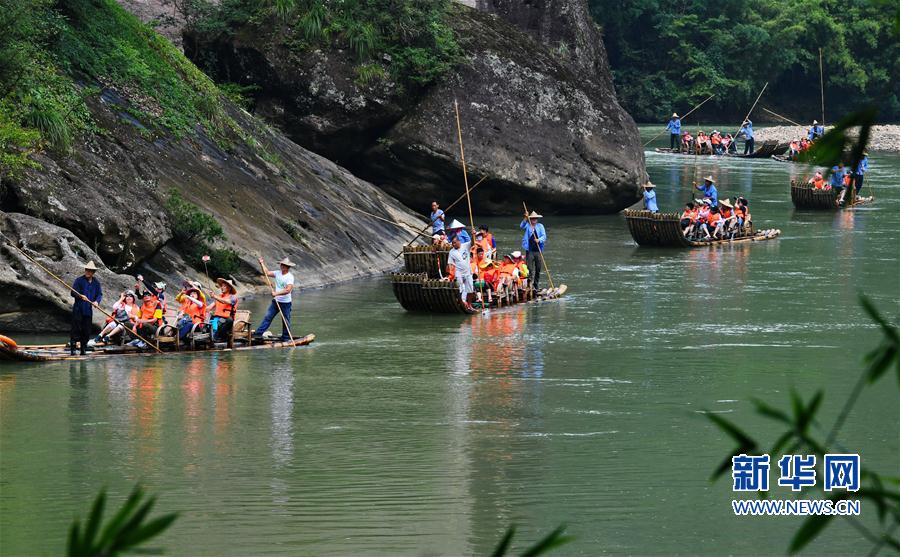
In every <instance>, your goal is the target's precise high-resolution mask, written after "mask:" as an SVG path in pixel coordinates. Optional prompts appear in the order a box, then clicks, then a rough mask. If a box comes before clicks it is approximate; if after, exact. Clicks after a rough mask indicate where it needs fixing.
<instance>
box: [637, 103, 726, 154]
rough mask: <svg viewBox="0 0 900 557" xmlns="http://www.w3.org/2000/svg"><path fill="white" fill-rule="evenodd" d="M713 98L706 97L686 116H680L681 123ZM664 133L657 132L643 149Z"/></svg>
mask: <svg viewBox="0 0 900 557" xmlns="http://www.w3.org/2000/svg"><path fill="white" fill-rule="evenodd" d="M713 97H715V95H710V96H708V97H706V99H705V100H704V101H703V102H702V103H700V104H698V105H697V106H695V107H694V108H692V109H690V110H689V111H688V113H687V114H685V115H684V116H682V117H681V118H680V119H681V121H682V122H683V121H684V119H685V118H687V117H688V116H690V115H691V113H692V112H693V111H695V110H697V109H698V108H700V107H701V106H703V105H704V104H706V101H708V100H709V99H711V98H713ZM665 132H666V130H663V131H661V132H659V133H658V134H656V135H654V136H653V137H651V138H650V140H649V141H647V143H644V147H646V146H647V145H650V144H651V143H653V140H654V139H656V138H657V137H659V136H661V135H662V134H663V133H665Z"/></svg>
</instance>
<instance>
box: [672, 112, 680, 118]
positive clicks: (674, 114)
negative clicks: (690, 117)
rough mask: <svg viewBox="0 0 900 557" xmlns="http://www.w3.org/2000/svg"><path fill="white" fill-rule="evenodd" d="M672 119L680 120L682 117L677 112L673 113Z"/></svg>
mask: <svg viewBox="0 0 900 557" xmlns="http://www.w3.org/2000/svg"><path fill="white" fill-rule="evenodd" d="M672 118H680V116H678V113H677V112H673V113H672Z"/></svg>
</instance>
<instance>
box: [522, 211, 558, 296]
mask: <svg viewBox="0 0 900 557" xmlns="http://www.w3.org/2000/svg"><path fill="white" fill-rule="evenodd" d="M522 208H523V209H525V222H528V206H527V205H525V202H524V201H523V202H522ZM529 224H531V223H529ZM531 234H532V235H533V236H534V244H535V245H536V246H537V249H538V255H540V256H541V266H543V267H544V270H545V271H547V280H548V281H549V282H550V290H553V289H554V286H553V277H552V276H551V275H550V267H548V266H547V262H546V261H545V260H544V250H542V249H541V242H540V241H538V236H537V230H536V229H535V228H532V229H531Z"/></svg>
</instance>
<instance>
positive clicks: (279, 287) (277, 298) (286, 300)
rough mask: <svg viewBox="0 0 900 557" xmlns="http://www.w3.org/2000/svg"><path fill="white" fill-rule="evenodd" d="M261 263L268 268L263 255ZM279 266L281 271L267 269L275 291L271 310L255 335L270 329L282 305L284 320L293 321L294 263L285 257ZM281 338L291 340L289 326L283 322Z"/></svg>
mask: <svg viewBox="0 0 900 557" xmlns="http://www.w3.org/2000/svg"><path fill="white" fill-rule="evenodd" d="M259 264H260V265H262V267H263V268H264V269H265V268H266V262H265V261H263V259H262V257H260V258H259ZM278 267H279V269H280V270H279V271H266V274H268V275H269V276H270V277H272V279H273V282H274V285H273V286H274V288H275V292H274V293H273V294H272V303H271V304H269V310H268V311H266V316H265V317H263V320H262V323H260V324H259V327H257V328H256V331H254V333H253V335H254V336H258V337H261V336H262V334H263V333H264V332H266V331H267V330H268V329H269V325H271V324H272V320H273V319H275V318H276V316H278V308H279V307H281V313H282V314H284V321H287V323H290V322H291V305H292V304H291V300H292V297H291V292H292V291H293V290H294V275H293V274H292V273H291V267H294V263H293V262H291V260H290V259H288V258H287V257H285V258H284V259H282V260H281V261H279V262H278ZM276 304H278V305H276ZM281 340H282V341H289V340H291V336H290V334H289V333H288V326H287V324H285V323H282V324H281Z"/></svg>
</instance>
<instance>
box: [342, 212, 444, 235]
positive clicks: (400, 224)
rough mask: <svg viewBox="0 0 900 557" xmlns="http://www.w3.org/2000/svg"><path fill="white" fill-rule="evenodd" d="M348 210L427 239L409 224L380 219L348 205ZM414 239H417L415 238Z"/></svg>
mask: <svg viewBox="0 0 900 557" xmlns="http://www.w3.org/2000/svg"><path fill="white" fill-rule="evenodd" d="M347 208H348V209H350V210H352V211H356V212H358V213H362V214H364V215H366V216H369V217H372V218H373V219H378V220H380V221H384V222H386V223H388V224H393V225H394V226H396V227H397V228H404V229H406V231H407V232H412V233H413V234H415V235H416V236H417V237H418V236H425V237H427V236H426V235H425V234H424V233H423V232H417V231H415V230H413V229H412V227H411V226H409V225H408V224H403V223H402V222H397V221H394V220H391V219H386V218H384V217H379V216H378V215H373V214H372V213H370V212H368V211H363V210H362V209H357V208H356V207H351V206H350V205H347ZM413 239H415V238H413Z"/></svg>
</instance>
